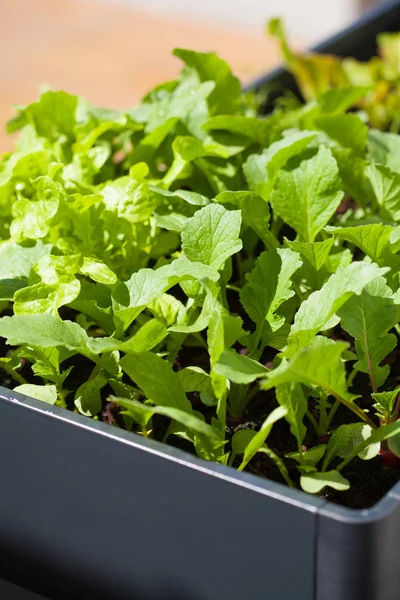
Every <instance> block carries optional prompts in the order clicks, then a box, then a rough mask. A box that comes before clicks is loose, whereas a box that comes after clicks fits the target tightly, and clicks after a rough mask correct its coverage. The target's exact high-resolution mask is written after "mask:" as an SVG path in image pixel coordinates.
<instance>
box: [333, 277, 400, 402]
mask: <svg viewBox="0 0 400 600" xmlns="http://www.w3.org/2000/svg"><path fill="white" fill-rule="evenodd" d="M338 314H339V317H340V318H341V323H342V327H343V329H344V330H345V331H347V333H349V334H350V335H351V336H352V337H353V338H355V341H356V352H357V357H358V361H357V362H356V363H355V365H354V367H355V368H356V369H358V370H359V371H361V372H362V373H368V375H369V378H370V383H371V388H372V391H373V392H376V391H377V388H379V387H380V386H381V385H383V384H384V382H385V380H386V378H387V376H388V374H389V371H390V367H389V365H384V366H380V364H381V362H382V361H383V359H384V358H385V357H386V356H387V355H388V354H389V352H391V351H392V350H393V349H394V348H395V346H396V341H397V340H396V336H395V335H394V334H393V333H388V331H389V330H390V329H392V328H393V327H394V326H395V325H396V323H397V321H398V310H397V307H396V305H395V304H394V301H393V292H392V290H391V289H390V288H389V287H388V286H387V285H386V281H385V279H384V278H383V277H379V278H378V279H375V280H374V281H371V282H370V283H368V284H367V285H366V286H365V287H364V289H363V291H362V292H361V294H360V295H359V296H353V297H352V298H350V299H349V300H348V301H347V302H346V304H345V305H344V306H342V308H341V309H340V311H339V313H338Z"/></svg>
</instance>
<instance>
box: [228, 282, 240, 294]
mask: <svg viewBox="0 0 400 600" xmlns="http://www.w3.org/2000/svg"><path fill="white" fill-rule="evenodd" d="M226 289H227V290H233V291H234V292H238V294H239V293H240V292H241V291H242V290H241V289H240V287H238V286H237V285H232V284H231V283H228V284H227V285H226Z"/></svg>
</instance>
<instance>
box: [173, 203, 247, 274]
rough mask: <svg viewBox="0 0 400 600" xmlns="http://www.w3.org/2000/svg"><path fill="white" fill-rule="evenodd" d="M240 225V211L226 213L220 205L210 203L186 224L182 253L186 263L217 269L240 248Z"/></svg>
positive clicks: (183, 232) (183, 233)
mask: <svg viewBox="0 0 400 600" xmlns="http://www.w3.org/2000/svg"><path fill="white" fill-rule="evenodd" d="M240 225H241V213H240V211H239V210H232V211H228V210H226V209H225V208H224V207H223V206H221V205H219V204H209V205H208V206H205V207H204V208H202V209H201V210H198V211H197V212H196V214H195V215H194V216H193V217H192V218H191V219H188V221H187V222H186V224H185V227H184V229H183V231H182V250H183V251H184V253H185V255H186V256H187V257H188V259H189V260H191V261H193V262H200V263H203V264H205V265H209V266H210V267H212V268H214V269H216V270H219V269H221V268H222V266H223V265H224V263H225V261H226V259H227V258H228V257H229V256H232V254H235V253H236V252H239V250H240V249H241V247H242V241H241V240H240V238H239V232H240Z"/></svg>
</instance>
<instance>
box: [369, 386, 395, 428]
mask: <svg viewBox="0 0 400 600" xmlns="http://www.w3.org/2000/svg"><path fill="white" fill-rule="evenodd" d="M399 393H400V387H397V388H396V389H394V390H392V391H391V392H376V393H375V394H371V396H372V398H373V399H374V400H375V404H374V408H375V411H376V415H377V416H378V418H379V420H380V421H381V423H390V421H391V418H392V413H393V409H394V406H395V403H396V400H397V398H398V395H399Z"/></svg>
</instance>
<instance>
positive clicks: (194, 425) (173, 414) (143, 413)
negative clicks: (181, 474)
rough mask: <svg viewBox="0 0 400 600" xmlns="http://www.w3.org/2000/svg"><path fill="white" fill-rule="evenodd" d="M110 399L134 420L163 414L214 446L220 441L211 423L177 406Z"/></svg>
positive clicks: (147, 418)
mask: <svg viewBox="0 0 400 600" xmlns="http://www.w3.org/2000/svg"><path fill="white" fill-rule="evenodd" d="M110 400H111V401H112V402H115V403H116V404H118V405H119V406H121V408H123V409H124V414H128V415H130V416H131V417H132V418H133V419H134V420H135V421H138V420H140V419H143V423H145V424H147V422H148V421H149V420H150V419H151V417H152V416H153V415H163V416H164V417H169V418H170V419H173V420H174V421H177V422H178V423H181V424H182V425H184V426H185V427H187V428H188V429H189V431H192V432H193V433H196V434H198V435H200V436H202V437H205V438H206V439H209V440H210V442H211V444H212V445H214V446H215V445H216V444H218V443H219V441H220V440H219V437H218V435H217V433H216V431H215V430H214V428H213V427H212V426H211V425H208V424H207V423H205V422H204V421H203V420H202V419H200V418H199V417H197V416H196V415H194V414H192V413H188V412H186V411H184V410H181V409H179V408H174V407H172V406H149V405H148V404H142V403H141V402H138V401H135V400H130V399H128V398H116V397H115V396H111V397H110Z"/></svg>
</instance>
